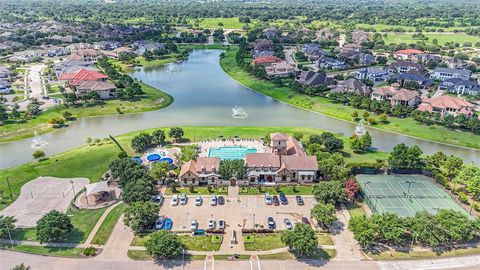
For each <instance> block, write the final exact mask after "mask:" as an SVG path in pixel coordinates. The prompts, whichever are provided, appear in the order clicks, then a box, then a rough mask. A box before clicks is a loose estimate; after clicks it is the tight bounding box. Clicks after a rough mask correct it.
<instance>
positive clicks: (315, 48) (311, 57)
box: [302, 43, 326, 62]
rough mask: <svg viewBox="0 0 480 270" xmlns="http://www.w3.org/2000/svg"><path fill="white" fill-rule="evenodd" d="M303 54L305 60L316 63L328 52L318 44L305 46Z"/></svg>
mask: <svg viewBox="0 0 480 270" xmlns="http://www.w3.org/2000/svg"><path fill="white" fill-rule="evenodd" d="M302 52H303V54H304V55H305V58H307V60H308V61H310V62H315V61H317V60H318V59H320V58H321V57H323V56H325V55H326V52H325V51H323V50H322V49H320V45H318V44H316V43H308V44H304V45H303V48H302Z"/></svg>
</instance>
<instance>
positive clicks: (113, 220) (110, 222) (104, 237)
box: [92, 203, 127, 245]
mask: <svg viewBox="0 0 480 270" xmlns="http://www.w3.org/2000/svg"><path fill="white" fill-rule="evenodd" d="M126 207H127V206H126V205H125V204H123V203H122V204H120V205H118V206H116V207H115V208H113V209H112V210H111V211H110V213H108V215H107V216H106V217H105V220H103V223H102V225H101V226H100V228H99V229H98V231H97V233H96V234H95V236H94V237H93V239H92V244H95V245H105V244H106V243H107V241H108V238H110V235H111V234H112V231H113V228H114V227H115V225H116V224H117V222H118V221H119V220H118V219H119V218H120V216H121V215H122V214H123V211H124V210H125V208H126ZM120 222H121V221H120Z"/></svg>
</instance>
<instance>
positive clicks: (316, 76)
mask: <svg viewBox="0 0 480 270" xmlns="http://www.w3.org/2000/svg"><path fill="white" fill-rule="evenodd" d="M296 79H297V81H298V82H299V83H300V84H302V85H305V86H311V87H319V86H322V85H327V86H328V85H332V84H333V79H332V78H329V77H327V75H326V74H325V72H313V71H311V70H309V71H302V72H300V75H298V76H297V78H296Z"/></svg>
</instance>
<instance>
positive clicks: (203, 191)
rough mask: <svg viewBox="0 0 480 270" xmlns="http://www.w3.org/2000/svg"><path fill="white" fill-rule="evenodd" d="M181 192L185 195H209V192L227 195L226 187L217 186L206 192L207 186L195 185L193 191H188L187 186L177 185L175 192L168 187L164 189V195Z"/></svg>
mask: <svg viewBox="0 0 480 270" xmlns="http://www.w3.org/2000/svg"><path fill="white" fill-rule="evenodd" d="M182 193H185V194H187V195H211V194H217V195H227V194H228V190H227V188H226V187H218V188H212V192H208V189H207V187H195V189H194V190H193V192H190V189H189V188H185V187H178V188H177V189H176V192H173V191H172V189H171V188H168V189H167V190H166V191H165V195H172V194H182Z"/></svg>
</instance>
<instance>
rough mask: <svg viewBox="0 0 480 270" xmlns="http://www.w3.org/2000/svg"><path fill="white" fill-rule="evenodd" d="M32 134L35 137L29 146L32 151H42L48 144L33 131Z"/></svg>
mask: <svg viewBox="0 0 480 270" xmlns="http://www.w3.org/2000/svg"><path fill="white" fill-rule="evenodd" d="M33 134H35V136H34V137H33V139H32V144H31V145H30V146H31V147H32V148H33V149H42V148H45V147H46V146H47V145H48V142H47V141H45V140H44V139H43V138H42V137H40V135H38V133H37V132H36V131H35V130H34V131H33Z"/></svg>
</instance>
